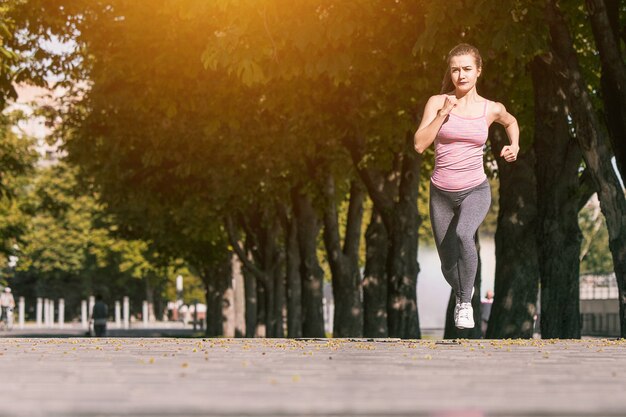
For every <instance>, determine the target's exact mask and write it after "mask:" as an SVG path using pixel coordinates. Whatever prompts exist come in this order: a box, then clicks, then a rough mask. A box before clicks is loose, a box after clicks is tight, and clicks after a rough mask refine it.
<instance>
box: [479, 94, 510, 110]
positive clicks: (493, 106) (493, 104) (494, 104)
mask: <svg viewBox="0 0 626 417" xmlns="http://www.w3.org/2000/svg"><path fill="white" fill-rule="evenodd" d="M480 98H481V99H482V100H484V101H485V106H487V112H491V113H500V112H502V111H503V110H506V109H505V107H504V105H503V104H502V103H500V102H499V101H495V100H489V99H488V98H487V97H480Z"/></svg>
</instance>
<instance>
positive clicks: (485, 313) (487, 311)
mask: <svg viewBox="0 0 626 417" xmlns="http://www.w3.org/2000/svg"><path fill="white" fill-rule="evenodd" d="M492 306H493V291H491V290H488V291H487V293H486V294H485V298H483V299H482V300H480V321H481V330H482V332H483V337H485V335H486V334H487V324H488V323H489V316H491V307H492Z"/></svg>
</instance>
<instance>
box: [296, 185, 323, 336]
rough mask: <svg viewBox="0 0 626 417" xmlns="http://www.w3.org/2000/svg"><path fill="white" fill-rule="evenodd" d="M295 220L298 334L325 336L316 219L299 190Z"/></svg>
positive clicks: (309, 201) (318, 225) (309, 203)
mask: <svg viewBox="0 0 626 417" xmlns="http://www.w3.org/2000/svg"><path fill="white" fill-rule="evenodd" d="M293 200H294V207H295V213H296V218H297V222H298V246H299V248H300V259H301V263H300V277H301V282H302V335H303V336H304V337H325V336H326V333H325V331H324V311H323V304H322V299H323V284H324V271H323V270H322V268H321V267H320V265H319V261H318V259H317V237H318V235H319V232H320V220H319V217H318V215H317V213H316V212H315V209H314V208H313V204H312V203H311V200H310V198H309V197H308V196H307V195H306V194H304V192H303V191H302V190H298V191H294V195H293Z"/></svg>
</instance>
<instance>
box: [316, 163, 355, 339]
mask: <svg viewBox="0 0 626 417" xmlns="http://www.w3.org/2000/svg"><path fill="white" fill-rule="evenodd" d="M323 195H324V198H325V210H324V245H325V246H326V252H327V254H328V263H329V264H330V270H331V273H332V284H333V298H334V300H335V314H334V319H333V337H362V336H363V304H362V301H361V273H360V271H359V242H360V235H361V221H362V218H363V199H364V198H365V194H364V192H363V189H362V188H361V187H360V185H359V184H358V183H357V182H356V181H352V183H351V187H350V203H349V207H348V220H347V224H346V235H345V239H344V247H343V249H342V247H341V238H340V236H339V217H338V213H337V204H336V195H335V179H334V178H333V176H332V174H328V175H327V176H326V181H325V184H324V186H323Z"/></svg>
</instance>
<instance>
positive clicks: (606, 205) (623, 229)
mask: <svg viewBox="0 0 626 417" xmlns="http://www.w3.org/2000/svg"><path fill="white" fill-rule="evenodd" d="M546 12H547V13H546V16H547V20H548V23H549V25H550V48H551V54H550V55H549V58H550V59H549V62H548V64H550V65H551V66H552V71H554V73H555V74H558V75H560V78H559V81H560V82H561V86H562V88H563V90H564V92H565V95H566V97H567V102H568V105H569V109H570V115H571V118H572V121H573V125H574V128H575V132H576V140H577V142H578V145H579V147H580V149H581V151H582V154H583V158H584V160H585V164H586V166H587V168H588V169H589V173H590V176H591V179H592V181H593V184H594V186H595V187H594V188H595V189H596V190H597V192H598V199H599V200H600V208H601V210H602V213H603V214H604V218H605V220H606V225H607V229H608V232H609V248H610V250H611V255H612V258H613V264H614V267H615V275H616V278H617V285H618V293H619V305H620V325H621V335H622V337H626V199H625V198H624V191H623V189H622V186H621V184H620V182H619V180H618V178H617V175H616V173H615V171H614V169H613V166H612V164H611V156H612V154H611V152H610V149H609V147H608V140H607V139H606V138H605V137H604V134H603V130H602V127H601V125H600V122H599V120H598V117H597V115H596V112H595V110H594V108H593V104H592V102H591V98H590V97H589V93H588V92H587V90H586V87H587V84H586V83H585V82H584V80H583V77H582V73H581V70H580V67H579V64H578V58H577V56H576V51H575V50H574V47H573V40H572V37H571V35H570V32H569V29H568V27H567V24H566V22H565V20H564V17H563V15H562V13H561V11H560V10H559V8H558V6H557V4H556V1H555V0H549V1H548V2H547V8H546Z"/></svg>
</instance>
